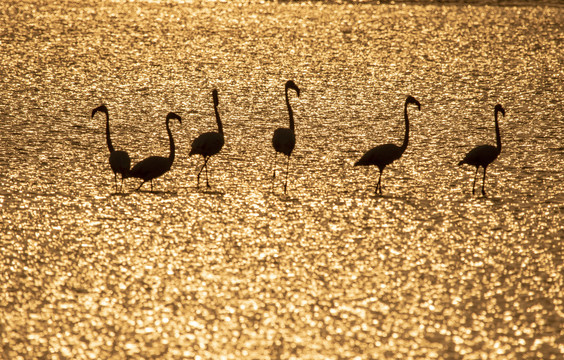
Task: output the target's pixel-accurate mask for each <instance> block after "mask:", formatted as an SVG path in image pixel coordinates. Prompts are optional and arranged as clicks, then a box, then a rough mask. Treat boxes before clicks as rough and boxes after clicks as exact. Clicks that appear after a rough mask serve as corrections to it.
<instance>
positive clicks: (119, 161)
mask: <svg viewBox="0 0 564 360" xmlns="http://www.w3.org/2000/svg"><path fill="white" fill-rule="evenodd" d="M98 111H99V112H102V113H104V114H106V143H107V144H108V149H109V150H110V158H109V160H110V167H111V168H112V171H113V172H114V184H115V187H116V192H117V191H118V187H117V174H120V175H121V186H120V189H121V187H123V179H124V178H126V177H128V174H129V168H130V167H131V159H130V158H129V154H128V153H127V152H126V151H120V150H115V149H114V146H113V145H112V138H111V136H110V115H109V114H108V108H107V107H106V105H100V106H98V107H97V108H95V109H94V110H92V115H91V116H90V118H94V115H95V114H96V113H97V112H98Z"/></svg>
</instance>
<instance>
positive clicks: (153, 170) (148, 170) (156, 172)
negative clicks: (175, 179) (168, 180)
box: [129, 112, 182, 191]
mask: <svg viewBox="0 0 564 360" xmlns="http://www.w3.org/2000/svg"><path fill="white" fill-rule="evenodd" d="M171 119H176V120H178V122H179V123H180V124H182V119H181V118H180V116H178V115H176V114H175V113H173V112H170V113H168V114H167V116H166V132H167V133H168V139H169V143H170V154H169V156H168V157H163V156H149V157H148V158H145V159H143V160H141V161H140V162H138V163H137V164H135V166H133V168H132V169H131V171H130V172H129V177H133V178H138V179H141V180H143V182H142V183H141V185H139V187H138V188H137V189H136V191H138V190H139V189H141V186H143V184H145V183H146V182H147V181H150V182H151V191H153V179H156V178H158V177H159V176H162V175H164V174H165V173H167V172H168V171H169V170H170V168H171V166H172V163H173V162H174V155H175V146H174V139H173V138H172V132H171V131H170V125H169V122H170V120H171Z"/></svg>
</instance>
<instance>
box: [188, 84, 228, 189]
mask: <svg viewBox="0 0 564 360" xmlns="http://www.w3.org/2000/svg"><path fill="white" fill-rule="evenodd" d="M212 97H213V109H214V112H215V121H216V122H217V132H216V131H210V132H206V133H203V134H201V135H200V136H198V137H197V138H195V139H194V141H193V142H192V149H191V150H190V154H189V156H192V155H202V156H203V158H204V165H202V167H201V168H200V171H198V180H197V186H200V174H201V173H202V170H204V169H206V186H207V187H208V188H209V187H210V182H209V180H208V160H209V159H210V157H211V156H213V155H215V154H217V153H219V152H220V151H221V148H223V144H224V143H225V139H224V137H223V125H222V124H221V118H220V117H219V110H218V109H217V106H218V105H219V99H218V95H217V90H216V89H213V91H212Z"/></svg>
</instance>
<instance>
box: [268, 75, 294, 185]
mask: <svg viewBox="0 0 564 360" xmlns="http://www.w3.org/2000/svg"><path fill="white" fill-rule="evenodd" d="M288 89H293V90H294V91H295V92H296V94H297V95H298V97H300V88H299V87H298V86H297V85H296V84H295V83H294V82H293V81H292V80H288V81H287V82H286V86H285V93H286V106H287V107H288V115H289V117H290V127H289V128H278V129H276V130H274V135H273V136H272V146H273V147H274V150H276V152H275V153H274V166H276V155H278V153H282V154H284V155H286V156H287V157H288V159H287V160H286V180H285V181H284V194H285V193H286V189H287V185H288V168H289V167H290V155H292V151H293V150H294V146H295V145H296V135H295V134H294V112H293V111H292V106H290V101H289V100H288ZM275 177H276V169H274V173H273V174H272V181H274V178H275Z"/></svg>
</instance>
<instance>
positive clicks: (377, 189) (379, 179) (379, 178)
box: [376, 169, 384, 195]
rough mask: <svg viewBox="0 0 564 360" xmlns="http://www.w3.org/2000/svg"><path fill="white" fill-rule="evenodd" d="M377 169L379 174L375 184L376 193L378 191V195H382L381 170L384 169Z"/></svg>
mask: <svg viewBox="0 0 564 360" xmlns="http://www.w3.org/2000/svg"><path fill="white" fill-rule="evenodd" d="M379 170H380V175H379V176H378V183H377V184H376V194H378V192H380V195H382V171H383V170H384V169H379Z"/></svg>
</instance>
